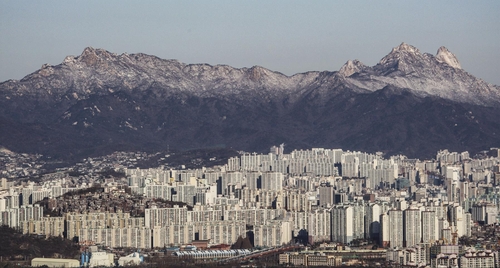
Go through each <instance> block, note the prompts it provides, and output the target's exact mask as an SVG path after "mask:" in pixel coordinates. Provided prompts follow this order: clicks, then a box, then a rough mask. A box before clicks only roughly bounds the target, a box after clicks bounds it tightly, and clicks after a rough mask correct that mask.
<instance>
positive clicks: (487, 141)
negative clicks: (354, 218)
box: [0, 43, 500, 159]
mask: <svg viewBox="0 0 500 268" xmlns="http://www.w3.org/2000/svg"><path fill="white" fill-rule="evenodd" d="M498 118H500V87H498V86H495V85H492V84H489V83H487V82H485V81H483V80H481V79H478V78H476V77H474V76H473V75H471V74H469V73H467V72H466V71H464V70H463V69H462V68H461V65H460V63H459V61H458V59H457V58H456V56H455V55H454V54H453V53H451V52H450V51H449V50H448V49H447V48H445V47H441V48H439V49H438V51H437V53H436V55H432V54H429V53H421V52H420V51H419V50H418V49H417V48H415V47H413V46H411V45H408V44H406V43H402V44H401V45H399V46H397V47H395V48H393V49H392V50H391V52H390V53H389V54H388V55H386V56H385V57H383V58H382V59H381V60H380V62H379V63H377V64H376V65H375V66H366V65H364V64H363V63H361V62H360V61H358V60H352V61H351V60H350V61H348V62H346V63H345V64H344V65H343V66H342V67H341V68H340V70H339V71H333V72H329V71H323V72H318V71H311V72H306V73H299V74H295V75H292V76H287V75H284V74H282V73H279V72H275V71H271V70H268V69H266V68H263V67H260V66H254V67H251V68H233V67H231V66H227V65H215V66H213V65H209V64H184V63H181V62H179V61H176V60H165V59H160V58H158V57H155V56H151V55H146V54H140V53H139V54H126V53H124V54H120V55H117V54H114V53H110V52H108V51H106V50H103V49H94V48H90V47H89V48H86V49H85V50H84V51H83V52H82V54H81V55H79V56H67V57H66V58H65V59H64V60H63V62H62V63H61V64H58V65H55V66H52V65H48V64H45V65H43V66H42V68H41V69H39V70H37V71H35V72H34V73H32V74H29V75H27V76H26V77H24V78H23V79H21V80H8V81H5V82H3V83H1V84H0V129H1V130H2V131H1V132H0V146H3V147H6V148H8V149H10V150H12V151H16V152H28V153H41V154H44V155H49V156H52V157H55V158H59V159H70V158H81V157H87V156H94V155H103V154H107V153H110V152H113V151H117V150H143V151H162V150H166V148H175V149H180V150H186V149H195V148H210V147H226V148H233V149H236V150H246V151H265V150H267V149H268V148H269V147H270V146H272V145H275V144H280V143H285V144H287V149H301V148H311V147H325V148H343V149H346V150H347V149H348V150H362V151H368V152H375V151H382V152H384V153H387V154H405V155H408V156H409V157H419V158H427V157H432V156H433V155H434V154H435V153H436V151H437V150H439V149H443V148H447V149H450V150H456V151H464V150H469V151H471V152H477V151H480V150H484V149H489V148H490V147H496V146H499V145H500V120H499V119H498Z"/></svg>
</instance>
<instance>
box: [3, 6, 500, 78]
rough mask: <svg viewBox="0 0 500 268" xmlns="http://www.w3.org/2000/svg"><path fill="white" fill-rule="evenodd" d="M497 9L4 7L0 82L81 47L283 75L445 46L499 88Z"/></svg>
mask: <svg viewBox="0 0 500 268" xmlns="http://www.w3.org/2000/svg"><path fill="white" fill-rule="evenodd" d="M499 18H500V1H498V0H491V1H399V0H398V1H352V0H349V1H291V0H286V1H269V0H265V1H217V0H210V1H164V0H162V1H123V0H121V1H102V0H98V1H89V0H87V1H22V0H21V1H20V0H15V1H14V0H13V1H5V0H0V81H5V80H7V79H21V78H22V77H24V76H25V75H27V74H29V73H32V72H34V71H36V70H37V69H39V68H40V67H41V66H42V64H44V63H49V64H52V65H57V64H59V63H61V62H62V61H63V59H64V57H65V56H67V55H75V56H76V55H80V54H81V52H82V51H83V49H84V48H85V47H87V46H92V47H95V48H103V49H106V50H108V51H110V52H114V53H118V54H120V53H123V52H127V53H136V52H142V53H146V54H152V55H156V56H158V57H160V58H165V59H178V60H179V61H181V62H185V63H209V64H228V65H231V66H234V67H251V66H253V65H260V66H263V67H266V68H268V69H271V70H274V71H279V72H282V73H284V74H287V75H291V74H294V73H298V72H306V71H323V70H329V71H336V70H338V69H339V68H340V67H341V66H342V65H343V64H344V63H345V62H346V61H347V60H349V59H358V60H360V61H361V62H363V63H365V64H367V65H370V66H372V65H375V64H376V63H377V62H378V61H379V60H380V59H381V58H382V57H383V56H385V55H386V54H387V53H389V52H390V50H391V48H392V47H395V46H397V45H399V44H400V43H401V42H403V41H404V42H406V43H409V44H411V45H414V46H416V47H417V48H418V49H420V51H421V52H429V53H432V54H435V53H436V51H437V49H438V48H439V47H440V46H446V47H447V48H448V49H449V50H450V51H451V52H453V53H454V54H455V55H456V56H457V57H458V59H459V61H460V63H461V64H462V67H463V69H465V70H466V71H468V72H469V73H472V74H473V75H475V76H477V77H480V78H482V79H484V80H486V81H487V82H490V83H493V84H497V85H500V21H499Z"/></svg>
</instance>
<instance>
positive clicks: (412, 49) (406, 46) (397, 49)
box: [391, 42, 420, 54]
mask: <svg viewBox="0 0 500 268" xmlns="http://www.w3.org/2000/svg"><path fill="white" fill-rule="evenodd" d="M398 52H409V53H420V51H419V50H418V49H417V48H416V47H414V46H412V45H409V44H407V43H405V42H402V43H401V44H400V45H399V46H397V47H394V48H393V49H392V51H391V54H392V53H398Z"/></svg>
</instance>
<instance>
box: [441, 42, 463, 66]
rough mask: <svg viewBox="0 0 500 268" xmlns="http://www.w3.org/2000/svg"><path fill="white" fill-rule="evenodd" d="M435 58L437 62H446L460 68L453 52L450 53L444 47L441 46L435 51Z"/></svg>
mask: <svg viewBox="0 0 500 268" xmlns="http://www.w3.org/2000/svg"><path fill="white" fill-rule="evenodd" d="M436 59H437V60H438V61H439V62H443V63H446V64H448V65H450V66H451V67H453V68H457V69H462V66H460V62H459V61H458V59H457V57H456V56H455V54H453V53H451V52H450V51H449V50H448V49H447V48H446V47H444V46H442V47H440V48H439V49H438V51H437V53H436Z"/></svg>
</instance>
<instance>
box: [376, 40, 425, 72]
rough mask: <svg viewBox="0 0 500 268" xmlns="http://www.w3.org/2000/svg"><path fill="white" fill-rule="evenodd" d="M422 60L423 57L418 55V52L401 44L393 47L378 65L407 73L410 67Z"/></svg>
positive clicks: (412, 47)
mask: <svg viewBox="0 0 500 268" xmlns="http://www.w3.org/2000/svg"><path fill="white" fill-rule="evenodd" d="M422 59H423V55H422V54H421V53H420V50H418V49H417V48H416V47H414V46H412V45H409V44H406V43H404V42H403V43H401V44H400V45H399V46H397V47H394V48H393V49H392V50H391V52H390V53H389V54H387V56H385V57H383V58H382V59H381V60H380V62H379V64H380V65H382V66H385V67H392V68H394V69H398V70H400V71H407V69H408V68H409V67H411V65H414V64H415V62H418V61H420V60H422ZM410 69H411V68H410Z"/></svg>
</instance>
